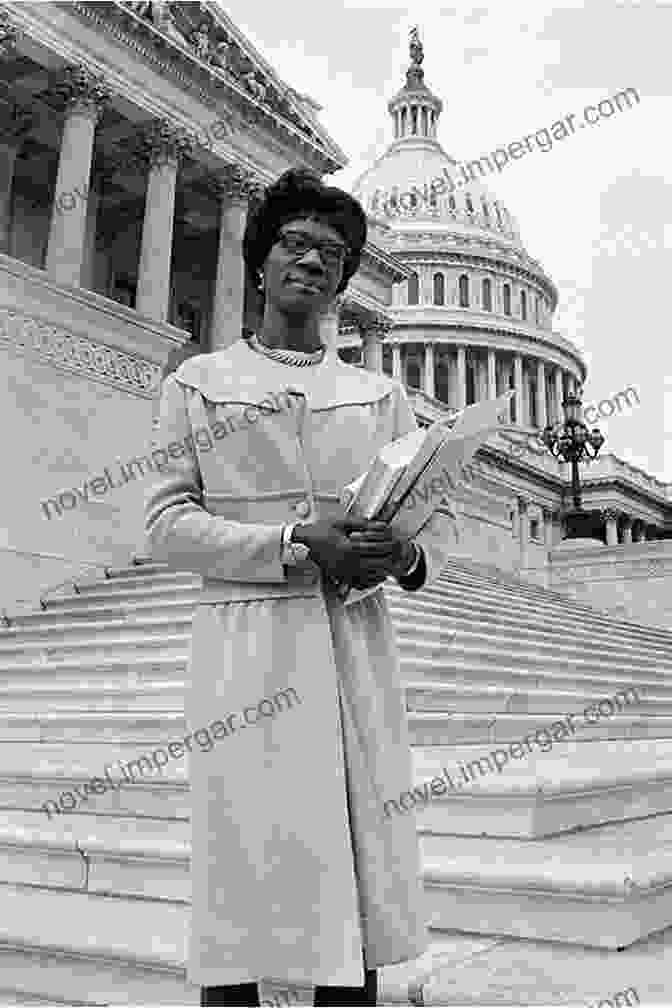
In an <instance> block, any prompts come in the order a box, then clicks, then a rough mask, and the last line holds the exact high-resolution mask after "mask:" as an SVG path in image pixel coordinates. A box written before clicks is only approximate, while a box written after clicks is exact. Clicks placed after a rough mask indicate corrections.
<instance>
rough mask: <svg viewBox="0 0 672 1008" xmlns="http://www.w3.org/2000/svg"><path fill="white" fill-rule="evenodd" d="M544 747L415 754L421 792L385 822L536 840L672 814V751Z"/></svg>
mask: <svg viewBox="0 0 672 1008" xmlns="http://www.w3.org/2000/svg"><path fill="white" fill-rule="evenodd" d="M552 734H553V733H552ZM579 734H580V730H579V731H577V735H579ZM539 737H540V738H541V739H542V742H541V743H537V741H536V735H535V738H532V737H530V738H529V742H528V744H526V743H525V741H524V739H525V737H524V736H522V735H521V736H519V739H518V740H517V742H516V743H515V750H512V749H511V745H512V744H511V743H509V744H507V743H503V744H500V745H497V744H494V745H492V746H488V747H483V746H478V745H468V744H465V743H459V744H457V745H443V746H427V747H416V748H414V749H413V750H412V752H413V765H414V785H413V788H414V790H413V792H412V793H411V794H410V795H408V792H406V794H407V795H408V797H406V798H404V799H403V800H402V801H401V802H400V797H401V795H395V794H392V795H383V796H381V803H382V805H383V811H382V813H381V814H382V816H383V818H385V819H388V820H390V822H391V825H393V820H394V819H395V818H396V817H397V816H398V815H408V814H413V815H415V816H416V822H417V826H418V830H419V831H420V832H428V833H437V834H439V833H440V834H449V833H450V834H459V835H460V836H480V835H481V834H487V835H488V836H502V837H518V838H521V837H522V838H531V837H543V836H549V835H555V834H560V833H567V832H568V831H571V830H576V829H579V828H586V827H588V826H596V825H601V824H603V823H606V822H609V821H618V822H621V821H624V820H628V819H636V818H641V817H643V816H650V815H653V814H657V813H661V812H665V813H667V812H670V811H672V742H670V741H668V740H665V739H662V740H657V739H627V740H621V739H616V740H610V739H597V740H591V741H588V740H585V741H583V742H580V743H578V742H575V741H573V740H570V741H565V740H562V741H559V740H558V741H556V740H554V739H553V738H552V739H551V740H550V743H551V748H550V749H549V750H547V751H541V750H540V748H539V745H540V744H543V745H546V742H547V740H548V739H547V736H539ZM558 737H559V733H558ZM513 751H515V753H516V754H517V755H516V757H515V758H514V756H513V755H512V752H513ZM521 753H522V758H521ZM497 767H501V770H498V769H497ZM438 779H442V780H443V784H442V785H441V784H440V783H438ZM432 782H434V790H432ZM402 794H403V792H402ZM404 808H407V809H408V811H404ZM671 923H672V921H671Z"/></svg>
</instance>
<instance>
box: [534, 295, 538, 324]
mask: <svg viewBox="0 0 672 1008" xmlns="http://www.w3.org/2000/svg"><path fill="white" fill-rule="evenodd" d="M534 318H535V321H536V323H537V325H539V295H538V294H537V295H535V298H534Z"/></svg>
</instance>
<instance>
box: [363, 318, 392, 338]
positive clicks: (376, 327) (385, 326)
mask: <svg viewBox="0 0 672 1008" xmlns="http://www.w3.org/2000/svg"><path fill="white" fill-rule="evenodd" d="M359 328H360V330H361V331H362V332H363V333H365V334H366V335H367V336H370V337H371V338H372V339H375V340H376V341H377V342H378V341H382V340H384V339H385V337H386V336H387V334H388V333H389V332H390V330H391V328H392V322H389V321H388V320H387V319H385V318H383V317H382V316H375V317H374V318H371V319H366V320H365V321H364V322H360V324H359Z"/></svg>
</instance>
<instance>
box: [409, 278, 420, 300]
mask: <svg viewBox="0 0 672 1008" xmlns="http://www.w3.org/2000/svg"><path fill="white" fill-rule="evenodd" d="M419 301H420V282H419V280H418V274H417V273H411V275H410V277H409V278H408V303H409V305H416V304H418V302H419Z"/></svg>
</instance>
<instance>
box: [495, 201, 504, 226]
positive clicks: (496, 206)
mask: <svg viewBox="0 0 672 1008" xmlns="http://www.w3.org/2000/svg"><path fill="white" fill-rule="evenodd" d="M493 206H494V208H495V213H496V214H497V223H498V224H499V226H500V228H501V227H502V226H503V225H502V215H501V213H500V212H499V204H498V203H493Z"/></svg>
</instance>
